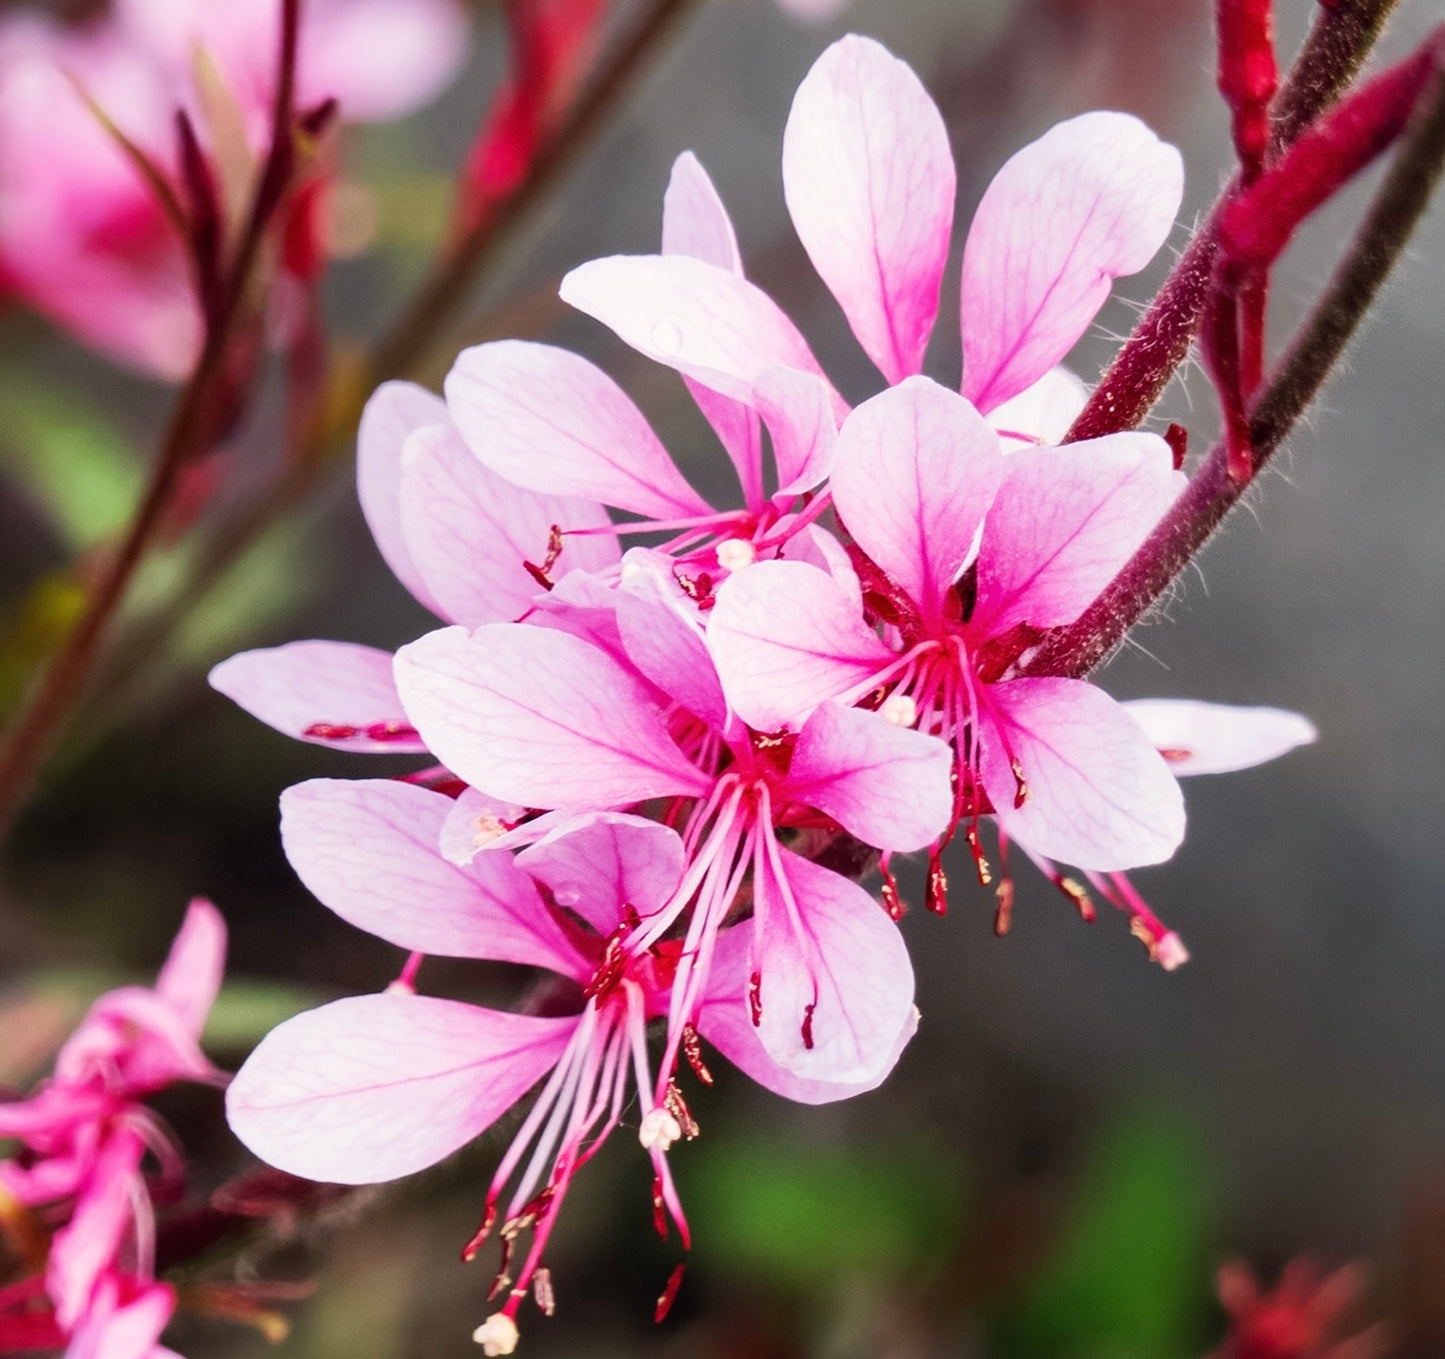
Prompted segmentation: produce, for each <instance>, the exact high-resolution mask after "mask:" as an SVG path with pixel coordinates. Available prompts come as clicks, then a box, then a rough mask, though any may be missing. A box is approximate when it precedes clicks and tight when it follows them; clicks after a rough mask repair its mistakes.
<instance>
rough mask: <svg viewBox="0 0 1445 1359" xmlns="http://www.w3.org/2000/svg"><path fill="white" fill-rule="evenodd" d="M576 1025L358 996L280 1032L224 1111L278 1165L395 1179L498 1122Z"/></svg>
mask: <svg viewBox="0 0 1445 1359" xmlns="http://www.w3.org/2000/svg"><path fill="white" fill-rule="evenodd" d="M576 1024H577V1021H576V1019H575V1018H567V1019H540V1018H537V1017H536V1016H533V1015H518V1014H505V1013H502V1012H499V1011H495V1010H483V1009H479V1008H478V1007H477V1006H475V1005H465V1004H462V1003H461V1002H460V1001H455V1000H439V999H437V998H436V997H433V996H408V995H376V996H352V997H350V998H349V999H346V1000H338V1001H334V1002H333V1003H332V1004H330V1005H323V1006H322V1007H321V1008H320V1009H319V1010H308V1011H306V1012H305V1013H304V1014H299V1015H296V1016H295V1017H294V1018H292V1019H288V1020H287V1021H286V1022H285V1023H284V1024H282V1025H280V1027H278V1028H275V1029H272V1030H271V1032H270V1033H269V1034H267V1035H266V1037H265V1038H263V1039H262V1040H261V1043H260V1046H258V1047H257V1048H256V1050H255V1052H253V1053H252V1054H251V1056H250V1058H249V1059H248V1060H247V1061H246V1064H245V1065H244V1066H243V1067H242V1068H241V1069H240V1071H238V1072H237V1073H236V1078H235V1080H233V1081H232V1082H231V1086H230V1089H229V1090H228V1091H227V1092H226V1116H227V1118H228V1119H229V1121H230V1124H231V1130H232V1131H233V1132H234V1133H235V1134H236V1136H237V1137H239V1138H240V1139H241V1141H242V1142H244V1143H245V1144H246V1146H248V1147H249V1148H250V1149H251V1150H252V1151H253V1152H255V1154H256V1155H257V1156H259V1157H260V1158H261V1159H262V1160H263V1161H266V1162H267V1163H269V1164H270V1165H273V1166H275V1167H276V1168H277V1169H278V1170H284V1171H286V1172H288V1173H289V1174H292V1175H301V1176H304V1177H305V1178H306V1179H309V1180H321V1181H323V1182H328V1183H333V1184H376V1183H379V1182H380V1181H383V1180H394V1179H397V1178H398V1177H400V1176H402V1175H410V1174H412V1173H413V1172H415V1171H418V1170H423V1169H425V1168H426V1167H427V1166H429V1165H433V1164H435V1163H436V1162H437V1161H440V1160H441V1159H442V1157H444V1156H448V1155H450V1154H451V1153H452V1152H453V1151H455V1150H456V1149H457V1148H458V1147H460V1146H461V1145H462V1144H463V1143H465V1142H469V1141H471V1139H472V1138H474V1137H475V1136H477V1134H478V1133H480V1132H482V1131H483V1129H485V1128H487V1127H490V1126H491V1124H493V1123H494V1122H496V1120H497V1119H498V1118H500V1117H501V1115H502V1114H504V1113H506V1111H507V1110H508V1109H510V1108H511V1107H512V1105H513V1104H515V1103H516V1102H517V1101H518V1100H519V1099H520V1098H521V1097H522V1096H523V1095H524V1094H526V1092H527V1091H528V1090H529V1089H530V1088H531V1087H532V1086H533V1085H534V1084H536V1082H537V1081H538V1080H540V1079H541V1077H542V1076H544V1075H545V1074H546V1072H547V1071H548V1070H549V1069H550V1068H551V1067H552V1066H553V1065H555V1063H556V1062H557V1059H558V1058H559V1057H560V1056H561V1055H562V1052H563V1049H564V1048H565V1047H566V1046H567V1040H568V1039H569V1038H570V1037H571V1035H572V1032H573V1030H574V1029H575V1028H576Z"/></svg>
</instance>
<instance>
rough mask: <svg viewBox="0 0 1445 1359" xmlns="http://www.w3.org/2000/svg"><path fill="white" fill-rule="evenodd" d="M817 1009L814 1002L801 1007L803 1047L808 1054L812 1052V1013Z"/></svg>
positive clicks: (816, 1003)
mask: <svg viewBox="0 0 1445 1359" xmlns="http://www.w3.org/2000/svg"><path fill="white" fill-rule="evenodd" d="M817 1008H818V1002H817V1001H816V1000H815V1001H811V1002H809V1003H808V1004H807V1005H805V1006H803V1046H804V1047H805V1048H806V1049H807V1050H808V1051H809V1052H812V1050H813V1011H814V1010H816V1009H817Z"/></svg>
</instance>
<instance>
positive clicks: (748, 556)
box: [717, 538, 758, 571]
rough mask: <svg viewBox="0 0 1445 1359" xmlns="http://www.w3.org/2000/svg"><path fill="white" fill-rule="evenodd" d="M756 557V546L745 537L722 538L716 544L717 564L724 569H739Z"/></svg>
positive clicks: (748, 564)
mask: <svg viewBox="0 0 1445 1359" xmlns="http://www.w3.org/2000/svg"><path fill="white" fill-rule="evenodd" d="M757 559H758V550H757V548H755V547H754V546H753V545H752V543H750V542H749V541H748V540H747V539H746V538H724V539H723V540H722V542H720V543H719V544H718V545H717V564H718V566H720V567H721V568H722V569H723V570H724V571H741V570H743V569H744V568H745V567H749V566H751V565H752V564H753V563H754V562H755V561H757Z"/></svg>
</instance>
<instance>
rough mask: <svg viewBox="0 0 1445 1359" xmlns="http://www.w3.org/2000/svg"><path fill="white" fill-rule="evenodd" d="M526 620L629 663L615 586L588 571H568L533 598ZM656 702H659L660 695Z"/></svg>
mask: <svg viewBox="0 0 1445 1359" xmlns="http://www.w3.org/2000/svg"><path fill="white" fill-rule="evenodd" d="M526 621H527V622H528V623H530V624H532V626H533V627H539V628H554V629H556V631H558V632H566V633H570V634H571V635H572V636H573V637H580V638H581V639H582V640H583V641H584V642H589V643H591V645H593V646H595V647H597V648H598V650H600V651H605V652H606V653H607V654H608V655H609V656H611V657H612V659H613V660H615V661H617V662H618V663H619V664H621V665H624V666H630V665H631V664H632V663H631V661H629V660H628V659H627V648H626V647H624V646H623V645H622V634H621V632H619V631H618V628H617V589H616V586H615V585H614V584H612V583H611V582H609V581H605V580H599V579H598V578H597V577H596V576H594V575H593V574H592V573H591V572H589V571H569V572H568V573H567V574H566V575H565V576H563V577H562V578H561V579H560V580H558V581H557V583H556V584H555V585H554V586H553V587H552V589H550V590H549V591H547V593H546V594H544V595H539V596H538V597H537V600H536V603H535V606H534V607H533V609H532V612H531V613H530V614H528V615H527V619H526ZM659 701H663V699H662V696H661V695H659Z"/></svg>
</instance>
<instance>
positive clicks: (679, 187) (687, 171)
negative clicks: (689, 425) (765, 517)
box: [662, 151, 763, 509]
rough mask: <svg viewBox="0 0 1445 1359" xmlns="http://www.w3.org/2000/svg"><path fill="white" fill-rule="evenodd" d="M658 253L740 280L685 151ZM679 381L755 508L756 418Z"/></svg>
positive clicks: (737, 262) (695, 164)
mask: <svg viewBox="0 0 1445 1359" xmlns="http://www.w3.org/2000/svg"><path fill="white" fill-rule="evenodd" d="M662 253H663V254H664V255H688V256H691V257H692V258H693V259H695V260H702V261H704V262H705V263H707V264H715V265H717V267H718V268H719V269H726V270H727V271H728V272H729V273H733V274H737V275H738V277H739V278H741V277H742V272H743V260H742V255H741V254H740V253H739V252H738V240H737V235H736V233H735V232H734V231H733V224H732V219H731V218H730V217H729V216H728V213H727V209H726V208H725V207H723V202H722V199H721V198H720V197H718V191H717V189H716V188H715V187H714V186H713V182H712V180H711V179H709V178H708V173H707V171H706V170H704V169H703V168H702V165H701V163H700V162H699V161H698V158H697V157H696V156H695V155H693V153H692V152H691V151H684V152H683V153H682V155H680V156H679V157H678V158H677V159H676V160H675V161H674V162H673V163H672V175H671V177H670V178H669V179H668V181H667V192H666V193H665V194H663V197H662ZM683 381H684V382H686V383H687V389H688V391H689V392H691V393H692V398H693V400H694V401H696V402H697V405H698V409H699V410H701V411H702V413H703V415H704V416H705V417H706V419H707V422H708V424H710V425H711V426H712V427H713V429H714V430H716V431H717V436H718V438H719V439H720V440H721V441H722V445H723V447H724V448H725V449H726V450H727V455H728V457H729V458H730V459H731V460H732V464H733V466H734V467H735V468H736V469H737V473H738V480H739V482H740V483H741V484H742V488H743V500H744V502H745V503H746V504H747V505H748V507H749V508H751V509H756V508H758V507H759V506H760V505H761V504H762V499H763V474H762V472H763V469H762V456H763V449H762V434H761V430H760V428H759V425H758V417H757V415H756V414H754V412H753V411H751V410H749V409H748V407H747V406H745V405H743V404H742V403H741V402H738V401H734V400H732V398H730V397H726V396H720V395H718V393H717V392H714V391H710V390H709V389H708V388H706V387H704V386H702V385H701V384H700V383H697V382H694V381H693V380H692V379H691V378H684V379H683Z"/></svg>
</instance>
